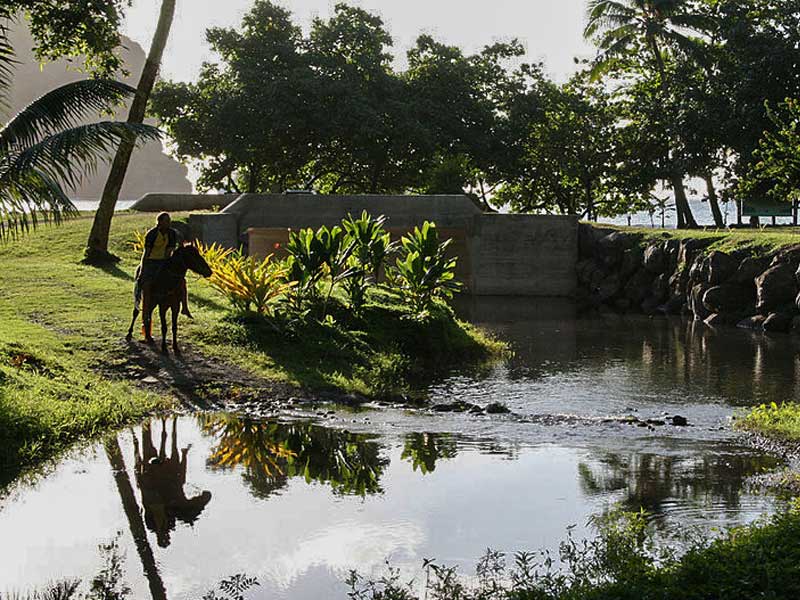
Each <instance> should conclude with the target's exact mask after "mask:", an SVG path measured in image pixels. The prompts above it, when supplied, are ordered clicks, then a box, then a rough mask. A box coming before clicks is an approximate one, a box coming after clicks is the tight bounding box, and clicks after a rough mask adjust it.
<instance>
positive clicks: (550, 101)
mask: <svg viewBox="0 0 800 600" xmlns="http://www.w3.org/2000/svg"><path fill="white" fill-rule="evenodd" d="M539 102H540V108H541V112H540V113H539V115H537V116H536V117H534V118H532V119H529V120H527V122H526V123H525V124H524V126H525V127H526V133H525V136H526V137H525V139H524V141H523V142H522V144H523V148H524V151H523V153H522V154H521V156H520V157H519V159H518V160H517V161H516V162H515V164H514V165H513V167H512V169H511V172H510V173H509V175H508V180H507V182H506V184H505V185H504V186H503V188H502V190H501V191H500V192H499V193H498V194H497V197H496V200H495V201H496V202H497V203H498V204H508V205H509V206H511V208H512V209H513V210H516V211H548V212H549V211H553V210H555V211H558V212H560V213H562V214H571V215H580V216H583V217H586V218H590V219H591V218H597V217H598V216H599V215H604V216H614V215H616V214H619V213H621V212H626V211H628V210H629V209H630V208H631V203H632V202H634V201H635V199H636V198H638V197H639V196H641V192H640V190H639V189H638V187H637V188H631V186H630V185H629V183H630V179H629V178H624V177H623V176H622V173H618V171H619V170H620V169H619V167H620V165H622V164H623V162H622V160H623V158H622V156H621V155H620V153H621V151H622V149H621V147H620V146H621V137H620V131H621V130H620V129H619V127H618V120H619V118H620V115H619V112H618V108H617V106H616V103H615V102H614V101H613V99H612V98H611V96H610V95H609V94H608V92H606V90H605V88H604V86H602V85H600V84H598V83H596V82H592V81H590V80H589V79H588V77H587V75H586V74H585V73H580V74H578V75H576V76H575V77H574V78H573V79H572V80H571V81H570V82H568V83H567V84H566V85H564V86H556V85H555V84H553V83H552V82H549V81H546V82H544V83H543V85H542V86H541V87H540V98H539ZM639 187H641V186H639Z"/></svg>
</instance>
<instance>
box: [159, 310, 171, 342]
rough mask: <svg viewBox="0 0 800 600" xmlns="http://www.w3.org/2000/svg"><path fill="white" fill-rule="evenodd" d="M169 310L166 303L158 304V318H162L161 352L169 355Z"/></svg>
mask: <svg viewBox="0 0 800 600" xmlns="http://www.w3.org/2000/svg"><path fill="white" fill-rule="evenodd" d="M167 308H168V305H167V303H166V302H160V303H159V304H158V316H159V317H161V351H162V352H163V353H164V354H167V352H169V350H167Z"/></svg>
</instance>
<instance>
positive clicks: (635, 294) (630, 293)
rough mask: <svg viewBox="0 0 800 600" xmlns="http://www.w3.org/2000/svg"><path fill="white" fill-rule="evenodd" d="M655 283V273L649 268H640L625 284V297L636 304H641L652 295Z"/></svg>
mask: <svg viewBox="0 0 800 600" xmlns="http://www.w3.org/2000/svg"><path fill="white" fill-rule="evenodd" d="M652 283H653V274H652V273H650V272H649V271H648V270H647V269H639V270H638V271H636V273H634V275H633V276H632V277H631V278H630V279H629V280H628V283H627V284H626V285H625V297H626V298H627V299H628V300H630V301H631V303H632V304H633V305H634V306H639V305H640V304H641V303H642V302H644V299H645V298H647V297H648V296H649V295H650V289H651V287H652Z"/></svg>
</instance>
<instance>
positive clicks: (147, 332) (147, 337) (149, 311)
mask: <svg viewBox="0 0 800 600" xmlns="http://www.w3.org/2000/svg"><path fill="white" fill-rule="evenodd" d="M152 304H153V303H152V299H151V298H150V294H149V293H148V292H147V291H146V290H145V291H144V293H143V294H142V326H143V327H144V341H146V342H147V343H148V344H152V343H153V310H154V309H155V306H153V305H152Z"/></svg>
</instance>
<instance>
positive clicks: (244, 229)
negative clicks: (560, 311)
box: [189, 194, 578, 297]
mask: <svg viewBox="0 0 800 600" xmlns="http://www.w3.org/2000/svg"><path fill="white" fill-rule="evenodd" d="M362 210H367V212H369V213H370V214H372V215H375V216H377V215H385V216H386V217H387V223H386V227H387V230H388V231H389V232H390V233H391V234H392V237H393V238H395V239H397V238H399V237H400V236H401V235H403V234H405V233H406V232H408V231H409V230H411V229H413V228H414V227H415V226H418V225H421V224H422V223H423V222H424V221H434V222H435V223H436V225H437V227H438V228H439V231H440V235H441V236H442V237H443V238H445V239H446V238H452V239H453V240H454V243H453V245H452V251H453V253H454V254H455V255H457V256H458V257H459V267H458V273H457V274H458V277H459V279H460V280H461V281H462V282H464V284H465V285H466V286H467V288H468V289H469V291H470V292H471V293H473V294H476V295H481V296H492V295H506V296H507V295H513V296H539V297H548V296H553V297H564V296H573V295H574V293H575V288H576V270H575V265H576V263H577V261H578V220H577V218H575V217H558V216H538V215H501V214H484V213H482V212H481V211H480V210H479V209H478V208H477V207H476V206H475V204H473V203H472V201H471V200H470V199H469V198H467V197H466V196H321V195H320V196H318V195H311V194H303V195H300V194H298V195H293V194H291V195H263V196H261V195H250V194H245V195H242V196H240V197H239V198H238V199H237V200H236V201H235V202H233V203H231V204H230V205H228V207H227V208H225V210H223V211H222V212H221V213H215V214H193V215H191V216H190V217H189V224H190V225H191V226H192V230H193V232H194V234H195V235H196V236H197V237H198V238H199V239H201V240H203V241H204V242H206V243H214V242H216V243H218V244H221V245H223V246H226V247H237V246H239V245H243V244H246V245H247V246H248V250H249V252H250V254H252V255H256V256H265V255H267V254H276V255H277V256H282V255H283V254H284V251H283V245H284V244H285V243H286V241H287V240H288V231H289V230H290V229H301V228H304V227H314V228H317V227H320V226H322V225H327V226H331V225H335V224H338V223H339V222H341V220H342V219H343V218H345V217H346V216H347V215H348V214H352V215H353V216H358V215H360V214H361V211H362Z"/></svg>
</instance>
